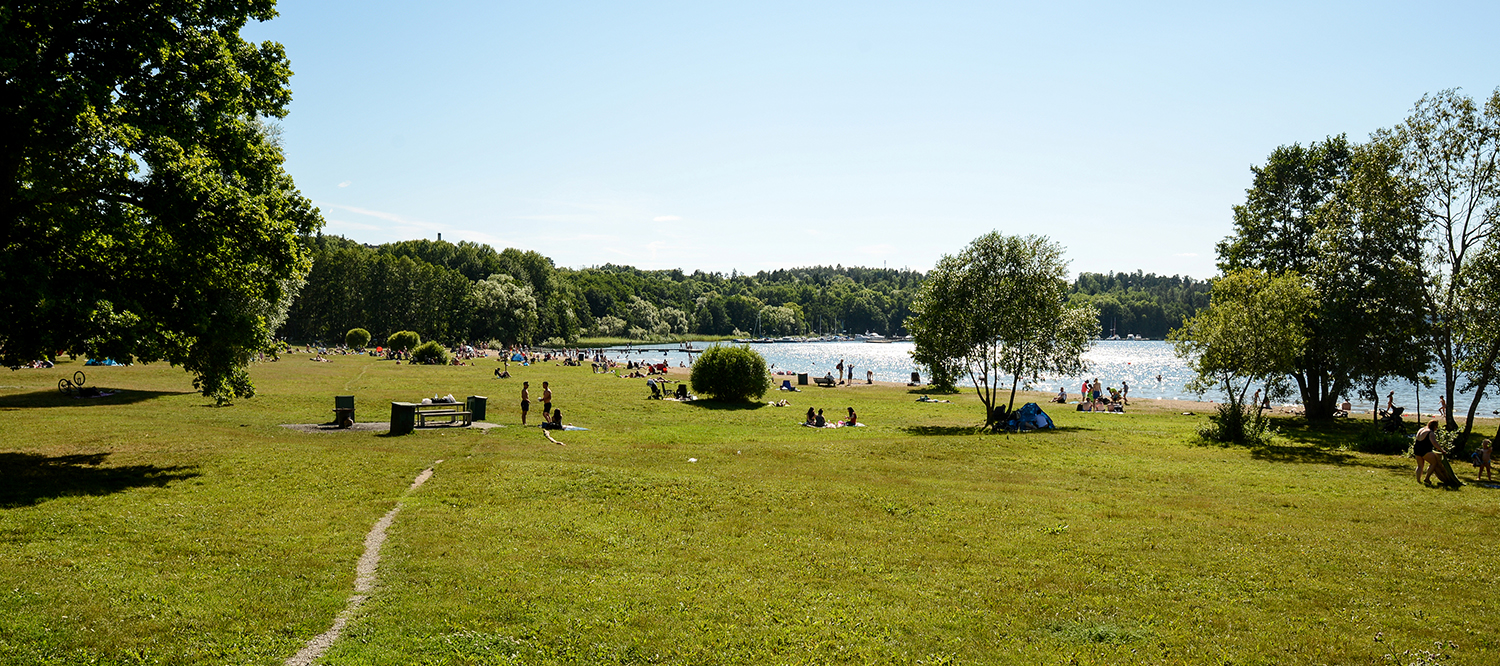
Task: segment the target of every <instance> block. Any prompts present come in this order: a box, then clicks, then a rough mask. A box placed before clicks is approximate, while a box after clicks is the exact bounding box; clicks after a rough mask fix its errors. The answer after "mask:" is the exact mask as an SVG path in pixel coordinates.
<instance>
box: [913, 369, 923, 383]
mask: <svg viewBox="0 0 1500 666" xmlns="http://www.w3.org/2000/svg"><path fill="white" fill-rule="evenodd" d="M921 383H922V373H920V372H915V371H913V372H912V373H911V385H912V386H916V385H918V384H921Z"/></svg>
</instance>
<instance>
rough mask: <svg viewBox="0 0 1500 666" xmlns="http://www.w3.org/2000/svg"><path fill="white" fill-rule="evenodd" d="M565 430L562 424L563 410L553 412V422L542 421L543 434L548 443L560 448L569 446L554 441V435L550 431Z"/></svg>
mask: <svg viewBox="0 0 1500 666" xmlns="http://www.w3.org/2000/svg"><path fill="white" fill-rule="evenodd" d="M563 428H564V426H563V423H562V410H561V409H554V410H552V420H551V421H542V434H543V435H545V436H546V437H547V441H549V442H552V443H553V444H556V445H558V446H567V444H564V443H562V442H559V441H557V440H556V439H553V437H552V433H551V432H550V431H552V430H562V429H563Z"/></svg>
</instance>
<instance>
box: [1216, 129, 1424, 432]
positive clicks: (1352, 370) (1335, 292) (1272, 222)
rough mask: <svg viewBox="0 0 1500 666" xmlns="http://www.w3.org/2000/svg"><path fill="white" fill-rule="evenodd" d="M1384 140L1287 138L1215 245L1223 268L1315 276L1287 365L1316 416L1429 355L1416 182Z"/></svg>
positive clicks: (1407, 373)
mask: <svg viewBox="0 0 1500 666" xmlns="http://www.w3.org/2000/svg"><path fill="white" fill-rule="evenodd" d="M1396 162H1397V153H1396V152H1395V151H1394V150H1392V149H1391V147H1390V145H1389V143H1388V142H1381V141H1377V142H1373V143H1371V144H1366V145H1354V144H1351V143H1349V141H1348V140H1347V139H1346V138H1345V137H1343V136H1337V137H1330V138H1328V139H1327V140H1325V141H1322V142H1315V143H1313V144H1311V145H1309V146H1306V147H1303V146H1300V145H1291V146H1282V147H1280V148H1277V149H1276V150H1275V151H1274V152H1272V153H1271V156H1270V158H1269V159H1268V160H1267V161H1266V164H1265V165H1264V166H1260V167H1254V168H1253V169H1252V171H1253V173H1254V179H1253V182H1252V185H1251V187H1250V188H1249V189H1248V190H1246V200H1245V203H1244V204H1242V205H1239V206H1235V208H1234V224H1235V233H1234V235H1233V236H1230V237H1229V238H1228V239H1225V240H1224V241H1223V242H1222V243H1220V244H1219V247H1218V251H1219V265H1220V268H1221V269H1222V270H1223V271H1225V272H1226V273H1229V272H1233V271H1237V270H1241V269H1254V270H1258V271H1263V272H1265V273H1267V274H1270V275H1282V274H1298V275H1302V276H1305V277H1306V278H1308V279H1309V284H1310V285H1311V288H1312V289H1313V291H1314V293H1315V294H1316V296H1317V298H1316V301H1315V302H1316V304H1317V307H1315V308H1311V309H1307V310H1305V312H1306V315H1305V316H1306V321H1304V322H1302V324H1301V325H1302V328H1303V330H1304V332H1305V333H1306V335H1307V340H1306V343H1305V344H1304V345H1302V346H1301V347H1300V349H1301V353H1300V354H1299V355H1298V356H1297V358H1296V360H1295V363H1294V364H1293V365H1292V366H1291V367H1290V368H1289V370H1288V374H1289V376H1290V377H1291V378H1292V379H1293V380H1294V381H1295V383H1296V385H1297V389H1298V392H1299V393H1300V395H1301V399H1302V404H1303V406H1304V407H1305V409H1306V413H1307V416H1308V418H1309V419H1330V418H1332V417H1333V413H1334V410H1335V408H1336V406H1337V404H1338V401H1339V398H1340V397H1341V396H1344V395H1347V394H1349V393H1350V392H1352V390H1353V389H1355V388H1360V389H1362V390H1363V389H1368V390H1367V391H1364V392H1369V391H1373V390H1374V389H1373V388H1370V387H1373V386H1374V385H1375V384H1377V383H1378V382H1379V381H1380V380H1381V379H1384V378H1386V377H1391V376H1399V377H1406V378H1414V377H1415V376H1416V375H1417V373H1419V372H1420V371H1421V369H1422V368H1423V367H1425V366H1426V359H1427V358H1428V356H1427V354H1426V352H1425V347H1424V346H1423V345H1422V344H1421V341H1422V338H1421V336H1420V335H1419V331H1420V324H1421V321H1422V317H1423V313H1422V294H1421V290H1420V284H1421V277H1420V272H1419V271H1417V270H1415V268H1416V267H1417V266H1418V265H1419V264H1420V257H1421V253H1422V227H1423V222H1422V220H1421V216H1420V214H1419V210H1418V206H1417V198H1416V190H1415V188H1413V187H1412V186H1411V185H1410V183H1409V181H1406V180H1404V179H1401V178H1399V177H1397V176H1396V175H1394V173H1393V171H1394V169H1395V164H1396Z"/></svg>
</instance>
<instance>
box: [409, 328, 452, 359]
mask: <svg viewBox="0 0 1500 666" xmlns="http://www.w3.org/2000/svg"><path fill="white" fill-rule="evenodd" d="M413 335H415V334H413ZM451 360H453V357H451V356H449V355H448V350H447V349H444V348H443V346H442V345H440V344H438V343H437V342H436V341H431V340H429V341H427V342H424V343H422V344H420V345H417V348H416V349H413V350H411V362H412V363H422V364H425V365H447V364H448V362H449V361H451Z"/></svg>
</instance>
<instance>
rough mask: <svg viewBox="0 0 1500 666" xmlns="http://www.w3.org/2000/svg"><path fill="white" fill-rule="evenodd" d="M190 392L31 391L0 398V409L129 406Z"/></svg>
mask: <svg viewBox="0 0 1500 666" xmlns="http://www.w3.org/2000/svg"><path fill="white" fill-rule="evenodd" d="M189 393H193V392H192V391H132V390H121V391H119V392H118V393H115V394H114V395H107V396H104V397H101V398H75V397H72V396H69V395H64V394H63V393H62V392H61V391H58V390H55V389H53V390H42V391H32V392H30V393H16V394H13V395H7V396H0V409H35V408H39V407H97V406H100V405H130V404H135V403H137V402H145V401H147V400H153V399H156V398H160V397H162V396H168V395H188V394H189Z"/></svg>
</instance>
